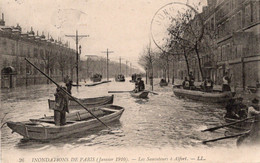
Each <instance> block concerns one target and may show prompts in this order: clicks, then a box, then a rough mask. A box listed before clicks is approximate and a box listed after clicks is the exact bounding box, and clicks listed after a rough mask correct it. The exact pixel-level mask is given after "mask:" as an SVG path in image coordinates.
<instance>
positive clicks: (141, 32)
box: [0, 0, 206, 68]
mask: <svg viewBox="0 0 260 163" xmlns="http://www.w3.org/2000/svg"><path fill="white" fill-rule="evenodd" d="M175 1H179V2H182V3H186V2H188V4H191V5H192V4H198V3H199V2H201V4H202V5H206V0H175ZM171 2H173V0H132V1H129V0H0V13H4V15H5V22H6V25H7V26H16V24H17V23H19V25H20V26H21V27H22V31H23V32H27V31H30V29H31V27H33V30H34V31H35V32H36V31H38V32H39V34H42V32H44V34H45V35H46V36H47V35H48V34H49V35H50V36H52V37H53V38H54V39H58V38H61V40H62V41H63V42H64V43H65V42H66V41H69V42H70V47H71V48H74V49H75V47H76V45H75V39H73V38H68V37H65V35H66V34H67V35H73V34H75V33H76V30H78V34H79V35H89V37H86V38H81V39H80V41H79V44H80V45H81V47H82V52H81V59H86V55H97V56H104V57H106V54H105V53H101V52H102V51H106V49H107V48H108V49H109V50H110V51H113V53H111V54H109V58H110V59H111V60H112V61H119V57H122V62H126V61H128V63H129V62H131V63H132V65H134V66H135V67H138V68H140V66H139V65H138V58H139V56H140V54H141V53H142V52H143V49H144V48H145V47H146V46H147V44H149V40H150V36H151V30H150V25H151V21H152V19H153V17H154V15H155V13H156V12H157V11H158V10H159V9H160V8H161V7H162V6H164V5H166V4H168V3H171ZM152 46H154V45H152Z"/></svg>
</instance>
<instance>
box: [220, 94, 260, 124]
mask: <svg viewBox="0 0 260 163" xmlns="http://www.w3.org/2000/svg"><path fill="white" fill-rule="evenodd" d="M259 113H260V109H259V100H258V99H256V98H254V99H253V100H252V101H251V104H250V105H249V106H247V105H245V104H243V98H242V97H238V98H232V99H230V100H229V101H228V104H227V105H226V115H225V117H226V118H231V119H240V120H242V119H245V118H249V117H252V116H254V115H257V114H259Z"/></svg>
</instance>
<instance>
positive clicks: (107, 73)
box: [101, 48, 114, 81]
mask: <svg viewBox="0 0 260 163" xmlns="http://www.w3.org/2000/svg"><path fill="white" fill-rule="evenodd" d="M101 53H107V81H108V80H109V66H108V54H109V53H114V52H113V51H108V48H107V51H102V52H101Z"/></svg>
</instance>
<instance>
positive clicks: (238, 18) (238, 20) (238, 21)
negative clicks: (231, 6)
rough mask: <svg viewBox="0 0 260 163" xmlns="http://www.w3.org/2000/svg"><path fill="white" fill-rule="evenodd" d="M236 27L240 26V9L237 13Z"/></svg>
mask: <svg viewBox="0 0 260 163" xmlns="http://www.w3.org/2000/svg"><path fill="white" fill-rule="evenodd" d="M236 27H237V28H236V29H237V30H239V29H241V28H242V12H241V11H239V12H238V13H237V20H236Z"/></svg>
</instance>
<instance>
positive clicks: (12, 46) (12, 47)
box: [11, 43, 15, 55]
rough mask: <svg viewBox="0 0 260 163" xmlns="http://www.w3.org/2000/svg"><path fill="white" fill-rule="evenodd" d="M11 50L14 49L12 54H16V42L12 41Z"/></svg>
mask: <svg viewBox="0 0 260 163" xmlns="http://www.w3.org/2000/svg"><path fill="white" fill-rule="evenodd" d="M11 50H12V52H11V55H15V45H14V43H12V45H11Z"/></svg>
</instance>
